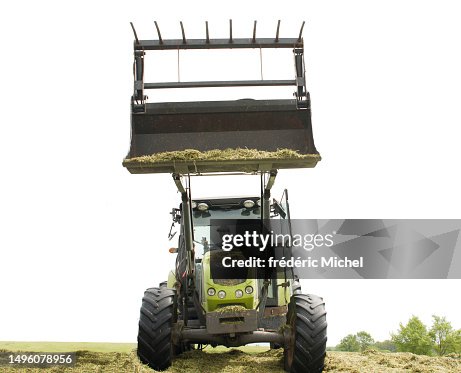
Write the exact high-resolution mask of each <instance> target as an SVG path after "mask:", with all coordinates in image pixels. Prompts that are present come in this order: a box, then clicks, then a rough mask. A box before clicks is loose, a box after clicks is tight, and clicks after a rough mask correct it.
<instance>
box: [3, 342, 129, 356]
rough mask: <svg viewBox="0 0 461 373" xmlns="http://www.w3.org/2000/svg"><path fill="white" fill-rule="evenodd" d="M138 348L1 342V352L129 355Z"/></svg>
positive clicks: (91, 344) (127, 345)
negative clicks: (80, 352) (79, 352)
mask: <svg viewBox="0 0 461 373" xmlns="http://www.w3.org/2000/svg"><path fill="white" fill-rule="evenodd" d="M135 348H136V344H135V343H106V342H101V343H100V342H9V341H0V350H8V351H30V352H73V351H93V352H123V353H129V352H131V351H132V350H133V349H135Z"/></svg>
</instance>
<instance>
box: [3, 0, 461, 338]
mask: <svg viewBox="0 0 461 373" xmlns="http://www.w3.org/2000/svg"><path fill="white" fill-rule="evenodd" d="M160 4H161V3H160V2H154V1H150V2H147V1H146V2H142V1H125V2H113V1H112V2H109V1H99V2H95V1H92V2H90V1H78V2H77V1H73V2H58V1H46V0H45V1H40V2H35V1H16V2H10V3H9V4H8V5H3V6H2V11H1V13H0V14H1V15H0V38H1V48H2V57H1V59H0V66H1V68H0V82H1V86H0V90H1V91H0V92H1V97H0V98H1V100H0V105H1V109H0V156H1V158H0V159H1V162H2V181H1V184H0V188H1V194H0V214H1V215H0V219H1V225H0V232H1V233H0V250H1V254H0V340H17V341H21V340H29V341H33V340H45V341H111V342H117V341H120V342H122V341H127V342H131V341H133V342H134V341H135V340H136V333H137V319H138V312H139V306H140V300H141V297H142V293H143V291H144V289H145V288H146V287H148V286H152V285H157V284H158V283H159V282H160V281H163V280H165V279H166V276H167V273H168V270H169V268H170V267H172V265H173V262H174V256H173V255H171V254H169V253H168V247H170V245H171V243H170V242H168V240H167V239H166V235H167V232H168V229H169V225H170V216H169V215H168V213H169V211H170V209H171V208H172V207H175V206H177V205H178V204H179V195H178V194H177V193H176V192H175V188H174V185H173V183H172V181H171V177H170V176H169V175H130V174H129V173H128V172H127V171H126V170H125V169H124V168H123V167H122V166H121V161H122V158H123V157H124V156H125V155H126V153H127V151H128V144H129V136H130V127H129V115H130V113H129V101H130V95H131V93H132V41H133V36H132V32H131V29H130V26H129V21H133V22H134V23H135V25H136V26H137V30H138V34H139V36H140V38H141V39H148V38H154V37H155V33H154V26H153V20H154V19H155V20H157V21H159V23H160V26H161V30H162V35H163V37H164V38H179V37H180V28H179V20H182V21H183V22H184V24H185V27H186V35H187V36H188V37H190V38H194V37H195V38H203V37H204V21H205V20H208V21H209V22H210V32H211V37H226V36H227V33H228V19H229V18H233V20H234V37H250V36H251V32H252V28H253V20H255V19H257V20H258V35H259V36H261V37H262V36H272V35H275V28H276V22H277V20H278V19H281V20H282V24H281V37H292V36H296V35H297V33H298V31H299V27H300V25H301V22H302V20H306V21H307V23H306V27H305V29H304V38H305V45H306V65H307V81H308V89H309V91H310V92H311V97H312V109H313V114H312V119H313V126H314V134H315V139H316V145H317V148H318V150H319V151H320V153H321V154H322V156H323V160H322V162H321V163H320V164H319V165H318V167H317V168H315V169H311V170H298V171H290V172H288V171H285V172H280V174H279V177H278V179H277V181H276V193H275V194H276V195H277V194H281V191H282V189H283V187H288V188H289V190H290V201H291V207H292V212H293V217H296V218H327V219H328V218H460V215H459V213H460V211H461V209H460V207H461V201H460V197H459V191H460V190H461V185H460V184H461V183H460V178H459V176H460V170H459V160H460V159H461V150H460V146H459V143H460V134H461V130H460V125H461V120H460V119H461V114H460V110H459V109H460V105H459V103H460V100H461V94H460V86H461V73H460V66H461V54H460V50H461V49H460V48H459V36H460V35H461V22H459V14H460V7H459V5H458V3H457V2H456V1H390V0H386V1H347V2H346V1H322V2H320V1H319V2H315V3H314V2H310V1H303V2H290V1H284V2H280V1H278V2H267V1H264V2H250V1H229V2H225V3H222V2H216V1H214V2H205V1H202V2H200V1H199V2H193V3H192V2H179V1H175V2H173V1H172V2H168V5H160ZM162 4H165V3H164V2H163V3H162ZM205 56H206V53H205ZM173 57H175V56H173ZM173 57H171V56H170V57H167V58H170V61H169V62H167V61H166V60H165V61H163V60H162V61H160V60H159V63H158V64H156V61H155V60H154V61H153V63H152V65H151V66H149V67H151V70H149V71H150V73H151V74H152V77H153V78H154V77H157V78H158V77H160V78H161V77H162V76H164V77H165V78H166V79H165V80H170V79H173V80H174V79H176V77H177V70H176V59H175V58H173ZM188 58H190V60H189V62H190V61H194V58H196V57H194V56H193V55H192V54H191V55H187V54H184V55H182V56H181V73H182V74H184V75H182V76H181V77H182V79H186V78H187V79H189V77H190V78H191V79H194V78H195V79H196V80H200V79H204V76H205V73H207V72H208V73H210V75H211V76H210V78H211V79H216V78H217V77H220V78H218V79H226V78H227V77H228V76H229V75H224V74H230V75H231V76H232V74H234V73H235V74H236V75H238V77H239V78H244V79H245V78H250V79H258V78H259V75H258V74H259V68H260V66H259V52H258V53H257V54H256V55H255V54H253V55H251V53H250V57H248V62H247V60H244V59H243V57H237V58H234V57H229V60H228V61H227V62H224V63H222V65H219V64H217V65H213V66H212V67H209V66H208V67H206V66H205V62H206V57H202V60H200V61H199V62H195V64H190V63H187V62H188V60H187V59H188ZM204 58H205V60H204ZM210 58H211V57H210ZM196 61H197V60H196ZM242 61H244V62H242ZM202 63H203V66H202ZM263 63H264V68H265V69H267V70H265V74H266V73H267V75H265V78H267V77H269V76H271V75H270V74H272V73H273V72H274V71H275V72H277V71H278V70H279V62H278V60H276V59H275V57H271V56H270V55H265V56H263ZM290 63H291V61H290ZM204 66H205V67H204ZM291 68H292V65H289V66H288V72H289V73H291V70H290V69H291ZM155 69H158V71H155ZM194 72H197V76H195V77H194V76H193V73H194ZM236 72H237V73H236ZM240 72H241V73H242V75H239V74H238V73H240ZM221 73H222V74H223V75H221ZM213 74H214V75H213ZM252 74H253V75H252ZM260 93H261V92H259V93H258V92H256V93H255V95H257V94H260ZM168 94H169V95H170V96H165V97H179V96H175V94H172V93H168ZM232 94H236V95H237V96H240V90H239V91H237V92H233V93H232ZM242 94H243V97H252V96H251V94H253V93H250V95H249V94H248V93H247V92H245V93H242ZM270 94H271V95H272V94H273V92H272V91H271V92H270ZM195 97H196V96H194V95H193V94H191V95H190V96H189V99H195ZM212 97H213V98H215V97H217V96H215V93H213V94H212ZM242 178H243V179H242ZM242 178H240V179H237V180H232V179H228V178H207V179H204V178H201V179H200V180H196V179H195V180H194V184H193V187H194V191H200V194H208V195H212V194H215V195H216V194H223V195H226V194H233V195H237V194H239V193H248V191H249V190H251V191H254V193H257V192H258V190H259V189H258V182H257V180H252V179H251V177H242ZM210 179H211V180H210ZM197 193H198V192H197ZM197 193H196V194H197ZM460 285H461V282H460V281H459V280H451V281H448V280H440V281H398V280H383V281H373V280H360V281H353V280H349V281H344V280H342V281H333V280H328V281H327V280H324V281H322V280H317V281H309V282H307V281H305V282H304V283H303V288H304V290H305V291H309V292H312V293H317V294H319V295H323V296H324V298H325V300H326V302H327V311H328V321H329V345H335V344H336V343H338V342H339V340H340V339H341V338H342V337H344V336H345V335H346V334H348V333H355V332H357V331H359V330H366V331H368V332H370V333H371V334H372V335H373V337H375V338H376V339H379V340H383V339H386V338H389V332H391V331H395V330H396V329H397V328H398V323H399V322H400V321H404V322H405V321H406V320H407V319H408V318H409V317H410V316H411V315H412V314H415V315H418V316H420V317H421V318H422V319H423V321H424V322H426V323H429V322H430V318H431V315H432V314H433V313H436V314H438V315H445V316H447V318H448V319H449V320H450V321H452V323H453V324H454V326H455V327H457V328H461V312H460V306H459V303H458V302H457V298H458V295H459V286H460Z"/></svg>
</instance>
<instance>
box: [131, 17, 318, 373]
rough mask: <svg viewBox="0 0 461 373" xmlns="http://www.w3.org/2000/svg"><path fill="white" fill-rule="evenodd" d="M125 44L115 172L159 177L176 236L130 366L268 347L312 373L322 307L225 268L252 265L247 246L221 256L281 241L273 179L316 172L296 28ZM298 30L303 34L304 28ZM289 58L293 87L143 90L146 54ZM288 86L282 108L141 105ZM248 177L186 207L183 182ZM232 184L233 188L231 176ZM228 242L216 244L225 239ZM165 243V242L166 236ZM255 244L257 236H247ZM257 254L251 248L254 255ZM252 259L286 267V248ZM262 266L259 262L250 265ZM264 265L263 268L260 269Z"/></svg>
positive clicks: (245, 269)
mask: <svg viewBox="0 0 461 373" xmlns="http://www.w3.org/2000/svg"><path fill="white" fill-rule="evenodd" d="M180 25H181V31H182V39H177V40H176V39H172V40H170V39H168V40H167V39H163V38H162V36H161V34H160V29H159V27H158V24H157V23H155V26H156V28H157V32H158V39H157V40H140V39H138V36H137V34H136V31H135V29H134V26H133V25H132V28H133V31H134V35H135V41H134V93H133V96H132V101H131V146H130V150H129V153H128V155H127V156H126V158H125V160H124V161H123V165H124V166H125V167H126V168H127V169H128V170H129V171H130V172H131V173H134V174H139V173H170V174H172V178H173V184H174V185H175V187H176V188H177V190H178V191H179V193H180V195H181V202H180V205H179V207H178V208H174V209H172V212H171V215H172V219H173V225H174V224H178V225H179V238H178V245H177V248H174V249H172V251H173V252H176V255H177V256H176V265H175V268H174V269H173V270H172V271H170V273H169V275H168V279H167V281H165V282H162V283H160V285H159V286H158V287H155V288H149V289H147V290H146V292H145V293H144V297H143V300H142V306H141V314H140V319H139V333H138V349H137V353H138V356H139V358H140V360H141V361H142V362H143V363H145V364H147V365H149V366H150V367H151V368H153V369H156V370H164V369H167V368H168V367H169V366H170V365H171V363H172V361H173V359H174V357H175V356H177V355H179V354H181V353H183V352H184V351H187V350H190V349H193V348H202V347H203V346H205V345H211V346H218V345H223V346H227V347H235V346H243V345H246V344H248V343H269V344H270V346H271V347H272V348H283V349H284V365H285V369H286V371H289V372H321V371H322V370H323V366H324V358H325V351H326V340H327V335H326V328H327V323H326V312H325V306H324V302H323V300H322V298H320V297H318V296H315V295H310V294H303V293H302V292H301V286H300V282H299V280H298V278H297V276H296V274H295V273H294V271H293V270H286V269H284V270H280V269H277V268H275V269H274V268H267V267H264V266H262V267H261V266H257V265H249V266H232V265H230V263H233V262H232V261H233V260H235V262H234V263H237V262H238V260H241V262H240V263H243V262H244V260H246V259H249V258H250V257H251V258H253V256H251V255H250V254H249V253H254V251H252V250H254V249H255V248H254V247H250V246H249V245H246V246H244V247H240V248H239V249H234V250H231V251H228V250H224V244H225V240H224V238H225V235H226V234H228V233H229V232H232V233H234V234H237V233H239V232H240V233H242V232H256V231H257V232H258V234H259V233H261V232H263V233H265V234H267V232H271V231H272V230H274V229H276V227H283V228H282V229H284V230H285V233H287V234H291V228H290V227H291V224H290V210H289V204H288V192H287V191H285V193H284V195H283V197H282V199H281V200H280V201H276V200H275V199H273V198H272V197H271V189H272V186H273V185H274V182H275V179H276V176H277V171H278V170H279V169H286V168H312V167H314V166H315V165H316V164H317V162H318V161H319V160H320V156H319V154H318V152H317V150H316V148H315V145H314V140H313V135H312V126H311V112H310V97H309V93H308V92H307V90H306V83H305V68H304V58H303V53H304V45H303V39H302V27H301V31H300V33H299V36H298V37H297V38H280V37H279V26H280V23H279V24H278V25H277V32H276V37H275V38H257V37H256V22H255V24H254V29H253V37H252V38H248V39H237V38H233V37H232V22H230V35H229V38H226V39H210V38H209V32H208V23H206V38H205V39H187V38H186V36H185V31H184V27H183V24H182V23H181V24H180ZM303 25H304V24H303ZM259 48H261V49H262V48H289V49H292V50H293V56H294V66H295V73H294V78H293V79H292V80H262V79H260V80H250V81H201V82H180V81H178V82H159V83H150V82H144V58H145V56H146V54H147V53H148V52H149V51H152V50H155V51H162V50H178V53H179V51H181V50H185V49H196V50H213V49H259ZM284 85H285V86H289V85H292V86H294V88H295V92H294V98H293V99H281V100H251V99H242V100H234V101H203V102H160V103H159V102H156V103H150V102H147V97H146V95H145V91H146V90H148V89H164V88H169V89H171V88H173V89H187V88H206V87H223V88H226V87H235V86H238V87H246V86H284ZM229 174H232V175H236V174H241V175H245V174H252V175H259V178H260V183H261V187H260V190H257V191H248V193H247V194H246V195H243V196H237V197H220V196H213V197H206V198H201V197H197V196H195V195H194V196H193V195H192V193H191V178H193V177H194V176H197V175H200V176H204V175H205V176H206V175H220V177H221V176H222V177H223V178H224V177H225V176H226V175H229ZM242 177H243V176H242ZM225 232H227V233H225ZM170 233H171V231H170ZM255 234H256V233H255ZM256 249H258V248H256ZM256 251H257V252H263V255H266V256H264V258H265V259H267V258H268V256H270V255H275V256H277V255H284V256H285V255H289V254H290V245H289V244H287V243H285V242H284V243H282V244H277V245H275V246H273V247H271V248H270V250H267V251H264V250H256ZM261 258H263V257H261ZM261 260H263V259H261Z"/></svg>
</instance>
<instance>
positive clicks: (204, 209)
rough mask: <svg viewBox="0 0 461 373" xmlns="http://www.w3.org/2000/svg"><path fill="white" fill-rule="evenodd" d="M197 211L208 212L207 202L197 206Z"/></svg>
mask: <svg viewBox="0 0 461 373" xmlns="http://www.w3.org/2000/svg"><path fill="white" fill-rule="evenodd" d="M197 210H199V211H206V210H208V205H207V204H206V203H205V202H200V203H199V204H198V205H197Z"/></svg>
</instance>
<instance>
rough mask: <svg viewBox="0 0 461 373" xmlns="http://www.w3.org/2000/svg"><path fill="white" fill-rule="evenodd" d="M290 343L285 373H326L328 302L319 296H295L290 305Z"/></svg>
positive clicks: (288, 320)
mask: <svg viewBox="0 0 461 373" xmlns="http://www.w3.org/2000/svg"><path fill="white" fill-rule="evenodd" d="M287 323H288V325H289V327H290V333H291V335H290V342H289V343H288V346H286V347H285V351H284V362H285V370H286V371H287V372H293V373H301V372H302V373H314V372H322V370H323V366H324V361H325V354H326V344H327V321H326V312H325V302H324V301H323V299H322V298H320V297H318V296H316V295H304V294H294V295H293V296H292V297H291V302H290V304H289V305H288V314H287Z"/></svg>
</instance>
